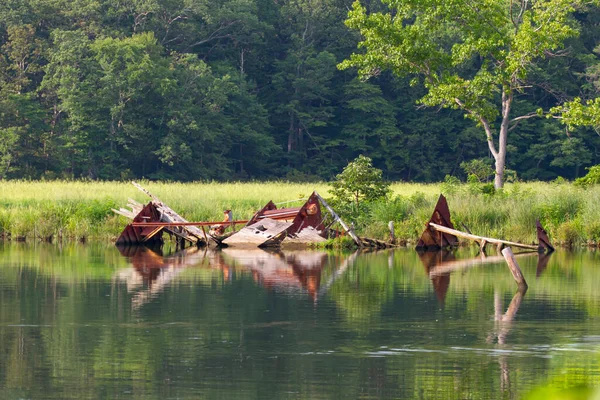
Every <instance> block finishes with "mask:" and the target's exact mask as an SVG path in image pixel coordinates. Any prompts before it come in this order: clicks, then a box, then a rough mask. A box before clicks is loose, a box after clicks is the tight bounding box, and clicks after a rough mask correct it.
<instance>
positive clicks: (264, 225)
mask: <svg viewBox="0 0 600 400" xmlns="http://www.w3.org/2000/svg"><path fill="white" fill-rule="evenodd" d="M290 226H292V223H291V222H285V221H276V220H273V219H270V218H265V219H261V220H260V221H258V222H255V223H254V224H252V225H249V226H245V227H243V228H242V229H240V230H239V231H238V232H236V233H235V234H234V235H231V236H230V237H228V238H227V239H225V240H223V244H226V245H227V246H249V247H253V246H254V247H268V246H279V245H280V244H281V242H282V241H283V239H285V237H286V234H287V229H288V228H289V227H290Z"/></svg>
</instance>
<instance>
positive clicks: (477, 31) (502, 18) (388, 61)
mask: <svg viewBox="0 0 600 400" xmlns="http://www.w3.org/2000/svg"><path fill="white" fill-rule="evenodd" d="M383 2H384V3H385V4H386V5H387V6H388V7H389V11H388V12H385V13H381V12H376V13H369V12H368V10H367V8H366V7H365V6H364V5H361V3H360V2H358V1H356V2H355V3H354V5H353V9H352V11H350V13H349V18H348V20H347V25H348V26H349V27H351V28H353V29H356V30H358V31H360V33H361V34H362V37H363V38H362V41H361V42H360V44H359V47H361V48H364V49H365V52H363V53H355V54H353V55H352V56H351V57H350V58H349V59H348V60H346V61H344V62H343V63H342V64H341V65H340V67H341V68H349V67H357V68H358V71H359V73H360V75H361V76H363V77H369V76H373V75H377V74H378V73H379V71H380V70H381V69H390V70H392V71H393V72H394V73H395V74H397V75H401V76H413V77H414V80H413V83H415V84H416V83H418V82H419V80H421V81H422V83H423V85H424V86H425V88H426V90H427V92H426V94H425V95H424V96H423V97H422V98H421V99H420V100H419V101H420V103H421V104H423V105H425V106H441V107H446V108H453V109H458V110H461V111H462V112H464V114H465V116H466V117H467V118H470V119H472V120H474V121H475V122H476V123H477V124H478V125H480V126H481V127H482V129H483V131H484V133H485V137H486V139H487V145H488V149H489V151H490V153H491V154H492V156H493V157H494V160H495V179H494V185H495V187H496V188H500V187H502V186H503V183H504V179H503V177H504V169H505V166H506V156H507V151H508V133H509V132H510V131H511V130H512V129H514V128H515V127H516V125H517V124H518V123H519V122H520V121H522V120H524V119H528V118H532V117H535V116H537V112H536V111H535V110H531V111H530V112H527V113H524V114H521V115H514V113H513V103H514V101H515V99H516V98H517V97H518V96H519V94H520V93H522V92H524V91H525V90H526V89H527V88H528V87H529V86H530V84H531V83H530V82H529V81H528V78H529V76H530V72H531V70H532V69H533V68H534V66H535V65H536V62H538V61H539V60H543V59H545V58H546V57H548V56H549V55H550V54H553V53H554V54H555V53H556V52H558V51H560V49H561V48H562V47H563V45H564V42H565V40H566V39H568V38H571V37H574V36H576V35H577V33H578V29H577V24H576V21H575V20H574V19H573V18H572V15H573V13H574V12H575V11H576V10H577V9H580V8H582V7H583V6H584V5H585V3H587V2H586V1H579V0H578V1H571V0H535V1H530V2H514V1H507V0H502V1H497V0H484V1H480V2H478V3H477V4H473V3H470V2H464V1H458V0H434V1H422V0H407V1H396V0H384V1H383ZM593 3H594V4H596V2H593Z"/></svg>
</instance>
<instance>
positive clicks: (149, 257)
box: [117, 246, 356, 308]
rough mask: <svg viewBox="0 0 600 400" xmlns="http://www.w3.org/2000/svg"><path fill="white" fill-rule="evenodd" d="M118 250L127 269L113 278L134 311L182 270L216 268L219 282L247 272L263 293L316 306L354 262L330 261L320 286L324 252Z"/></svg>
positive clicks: (327, 259) (349, 259)
mask: <svg viewBox="0 0 600 400" xmlns="http://www.w3.org/2000/svg"><path fill="white" fill-rule="evenodd" d="M119 251H120V252H121V254H122V255H123V256H125V257H127V259H128V260H129V262H130V263H131V265H132V268H127V269H124V270H121V271H119V272H118V274H117V278H118V279H119V280H121V281H124V282H126V284H127V289H128V291H129V292H130V293H135V294H134V295H133V298H132V305H133V307H134V308H139V307H140V306H141V305H143V304H145V303H147V302H148V301H150V300H152V299H153V298H155V297H156V296H157V295H158V294H159V293H161V292H162V291H163V290H164V288H165V286H166V285H168V284H169V282H171V281H172V280H173V278H175V277H176V276H178V275H179V274H180V273H181V272H182V271H184V269H185V268H187V267H195V268H210V269H219V270H221V271H222V273H223V279H224V281H230V280H231V279H232V277H233V271H236V270H239V271H241V272H249V273H250V274H251V275H252V278H253V279H254V281H255V282H256V283H257V284H259V285H261V286H262V287H264V288H266V289H269V290H275V291H278V292H282V293H288V294H293V293H306V294H308V295H309V296H310V297H311V298H312V299H313V301H315V302H316V301H317V299H318V297H319V296H322V295H324V293H325V292H326V291H327V288H328V287H329V286H331V284H332V283H333V282H334V281H335V279H337V277H339V276H341V274H342V273H343V272H344V271H346V269H347V268H348V266H349V265H350V264H351V262H352V260H354V259H355V257H356V253H355V254H352V255H350V256H346V257H336V258H335V259H334V260H333V262H334V263H335V264H336V265H333V267H334V268H335V269H336V271H335V272H334V273H333V274H332V275H331V277H329V278H328V279H327V282H326V284H325V285H324V286H323V287H321V276H322V272H323V269H324V268H325V267H326V266H327V265H328V263H331V261H332V260H331V257H330V255H329V254H328V253H326V252H319V251H306V250H305V251H302V250H297V251H287V252H282V251H277V250H275V251H274V250H263V249H258V248H249V249H240V248H225V249H222V250H208V249H203V250H200V249H198V248H196V247H189V248H186V249H184V250H180V251H177V252H175V253H173V254H171V255H168V256H163V255H162V254H161V252H160V250H158V249H151V248H148V247H144V246H135V247H121V248H119ZM330 266H331V265H330Z"/></svg>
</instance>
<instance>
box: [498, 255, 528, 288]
mask: <svg viewBox="0 0 600 400" xmlns="http://www.w3.org/2000/svg"><path fill="white" fill-rule="evenodd" d="M502 255H503V256H504V259H505V260H506V263H507V264H508V268H509V269H510V272H511V273H512V275H513V278H515V282H517V285H519V289H525V290H527V287H528V286H527V282H526V281H525V277H524V276H523V273H522V272H521V268H520V267H519V264H518V263H517V259H516V258H515V255H514V254H513V252H512V249H511V248H510V247H507V248H505V249H504V250H502Z"/></svg>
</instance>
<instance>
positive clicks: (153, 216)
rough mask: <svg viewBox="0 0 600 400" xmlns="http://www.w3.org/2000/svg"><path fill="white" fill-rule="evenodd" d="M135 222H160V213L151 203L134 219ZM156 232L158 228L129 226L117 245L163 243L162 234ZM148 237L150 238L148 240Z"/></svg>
mask: <svg viewBox="0 0 600 400" xmlns="http://www.w3.org/2000/svg"><path fill="white" fill-rule="evenodd" d="M133 222H134V223H135V222H160V212H159V211H158V210H157V208H156V206H155V205H154V204H152V202H150V203H148V204H147V205H145V206H144V208H142V210H141V211H140V212H139V213H138V214H137V215H136V216H135V217H134V218H133ZM155 230H156V227H136V226H133V225H131V224H129V225H127V226H126V227H125V229H124V230H123V232H121V235H119V238H118V239H117V244H141V243H148V244H155V243H162V234H157V232H155ZM147 236H150V237H149V238H148V239H146V238H147Z"/></svg>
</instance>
